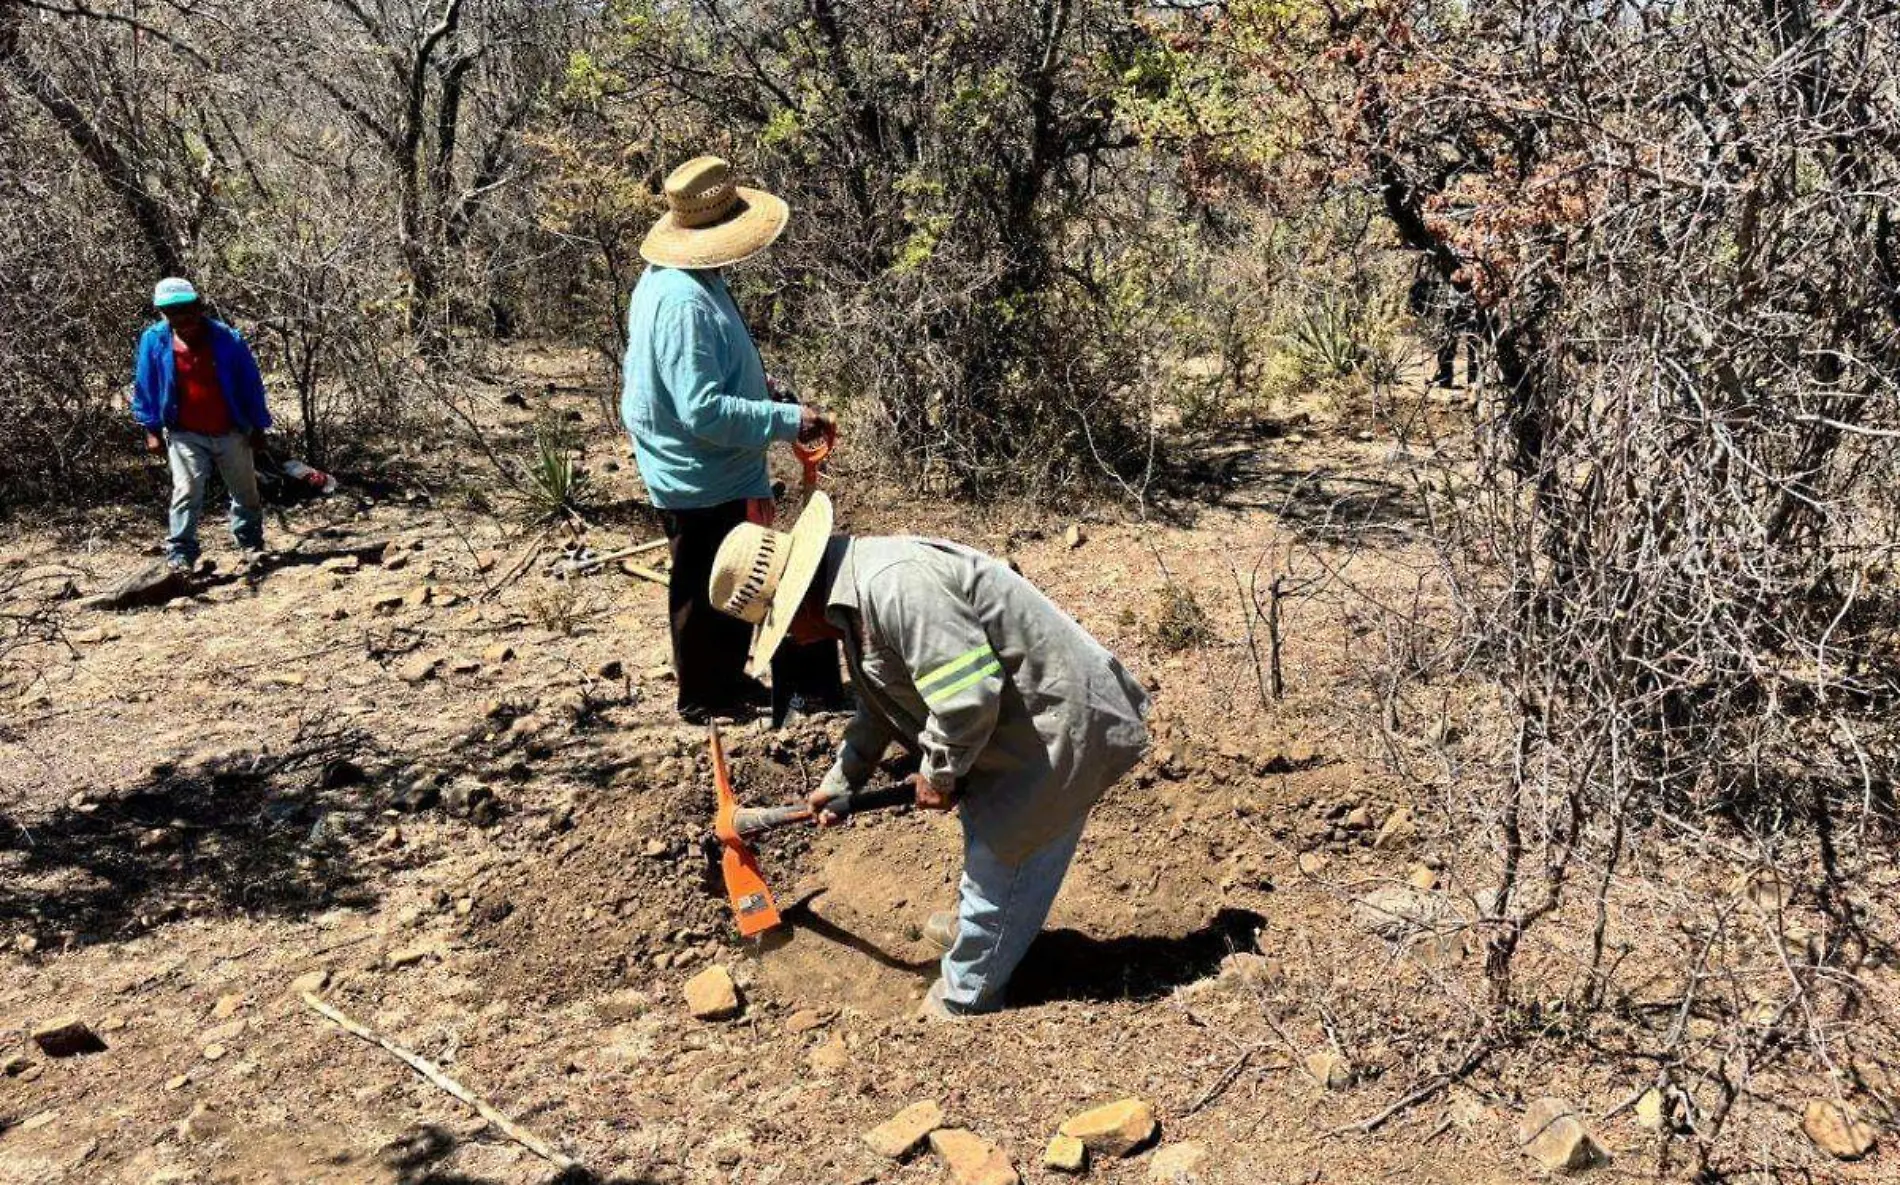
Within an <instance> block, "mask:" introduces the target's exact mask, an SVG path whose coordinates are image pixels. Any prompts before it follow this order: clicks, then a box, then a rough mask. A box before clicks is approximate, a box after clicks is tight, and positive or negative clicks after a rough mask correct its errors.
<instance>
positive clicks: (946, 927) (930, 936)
mask: <svg viewBox="0 0 1900 1185" xmlns="http://www.w3.org/2000/svg"><path fill="white" fill-rule="evenodd" d="M924 944H925V945H926V946H932V947H935V948H936V950H937V953H938V954H944V955H947V954H949V953H950V948H951V947H953V946H955V945H956V944H957V915H956V914H954V913H951V912H950V911H949V910H947V909H944V910H938V911H937V912H936V913H933V914H931V915H930V917H929V918H928V919H926V920H925V922H924Z"/></svg>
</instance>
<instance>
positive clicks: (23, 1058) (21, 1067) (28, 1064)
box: [0, 1052, 33, 1078]
mask: <svg viewBox="0 0 1900 1185" xmlns="http://www.w3.org/2000/svg"><path fill="white" fill-rule="evenodd" d="M32 1068H33V1059H32V1058H30V1057H28V1056H27V1055H26V1054H24V1053H20V1052H15V1053H11V1054H9V1055H7V1060H6V1061H4V1062H0V1074H5V1075H6V1076H7V1077H9V1078H18V1077H19V1076H20V1075H22V1074H24V1073H26V1072H27V1071H28V1070H30V1069H32Z"/></svg>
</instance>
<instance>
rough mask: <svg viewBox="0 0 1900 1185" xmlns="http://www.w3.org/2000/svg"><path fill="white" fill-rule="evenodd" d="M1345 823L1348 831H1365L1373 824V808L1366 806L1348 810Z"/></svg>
mask: <svg viewBox="0 0 1900 1185" xmlns="http://www.w3.org/2000/svg"><path fill="white" fill-rule="evenodd" d="M1344 825H1345V827H1346V829H1347V830H1348V831H1364V830H1365V829H1366V828H1368V827H1370V826H1372V809H1371V808H1370V807H1366V806H1356V807H1354V808H1352V809H1351V810H1350V811H1347V812H1346V818H1345V820H1344Z"/></svg>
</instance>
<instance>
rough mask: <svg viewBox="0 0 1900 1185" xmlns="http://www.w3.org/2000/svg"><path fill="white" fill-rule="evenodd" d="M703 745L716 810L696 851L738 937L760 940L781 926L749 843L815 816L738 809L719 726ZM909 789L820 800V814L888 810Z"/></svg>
mask: <svg viewBox="0 0 1900 1185" xmlns="http://www.w3.org/2000/svg"><path fill="white" fill-rule="evenodd" d="M708 744H709V745H710V747H711V749H712V767H713V792H714V794H715V796H716V800H717V805H716V808H715V810H714V812H713V829H712V834H710V835H708V836H706V837H705V838H704V839H702V840H701V841H700V850H701V851H702V852H703V853H704V854H705V856H706V859H707V863H708V865H709V866H710V865H715V864H716V865H717V866H718V868H719V872H720V878H721V880H722V881H723V882H724V885H725V890H726V900H727V901H729V902H731V903H732V913H733V916H734V918H736V919H737V920H738V923H739V934H740V935H741V936H742V937H745V938H751V937H752V936H754V935H756V934H763V933H765V932H766V931H767V930H770V929H772V928H773V927H775V926H777V925H778V924H779V922H780V920H781V919H780V917H779V911H778V905H777V904H776V903H775V902H774V901H773V899H772V890H771V888H770V887H769V886H768V885H766V883H765V874H764V873H762V872H760V871H759V861H758V857H757V856H755V855H754V854H753V851H752V845H751V842H750V841H751V840H753V839H755V838H757V837H758V836H761V835H764V834H765V833H766V832H768V831H772V830H774V829H776V828H779V827H788V826H791V825H793V824H796V823H808V822H814V821H815V820H816V819H817V812H815V811H813V810H812V808H811V804H810V803H804V802H795V803H787V804H786V805H784V806H763V807H746V808H741V807H740V806H739V799H738V796H737V795H735V794H734V793H733V791H732V775H731V772H730V770H729V769H728V768H727V765H726V750H725V746H724V745H722V744H721V743H720V740H719V726H718V725H716V724H715V725H713V726H712V727H711V730H710V736H709V739H708ZM915 797H916V796H915V794H914V792H913V791H912V790H911V788H910V787H909V786H908V785H903V784H900V785H896V786H886V787H883V788H881V789H877V790H858V791H853V792H850V793H846V794H840V795H835V796H833V797H831V798H828V799H826V800H825V810H826V811H827V812H828V813H830V814H833V815H836V816H838V817H840V818H845V817H848V816H850V815H854V814H862V813H864V812H865V811H882V810H891V809H893V808H896V807H900V806H908V805H910V804H911V803H912V802H913V801H915Z"/></svg>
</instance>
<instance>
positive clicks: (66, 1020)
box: [33, 1016, 106, 1057]
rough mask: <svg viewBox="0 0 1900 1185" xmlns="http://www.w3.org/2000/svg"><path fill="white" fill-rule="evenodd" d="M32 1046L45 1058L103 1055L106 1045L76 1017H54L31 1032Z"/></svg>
mask: <svg viewBox="0 0 1900 1185" xmlns="http://www.w3.org/2000/svg"><path fill="white" fill-rule="evenodd" d="M33 1044H35V1045H37V1046H39V1047H40V1052H41V1053H43V1054H45V1055H46V1056H47V1057H73V1056H74V1055H76V1054H81V1053H103V1052H105V1048H106V1043H105V1042H104V1041H101V1040H100V1039H99V1034H97V1033H95V1032H93V1031H92V1029H91V1028H90V1027H88V1026H87V1024H86V1022H85V1021H83V1020H80V1019H79V1018H78V1017H77V1016H61V1017H55V1018H54V1019H52V1020H49V1021H47V1022H46V1023H45V1024H42V1025H39V1026H38V1027H36V1028H35V1029H34V1030H33Z"/></svg>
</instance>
